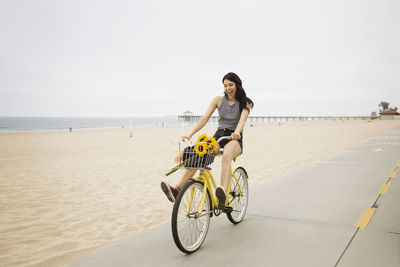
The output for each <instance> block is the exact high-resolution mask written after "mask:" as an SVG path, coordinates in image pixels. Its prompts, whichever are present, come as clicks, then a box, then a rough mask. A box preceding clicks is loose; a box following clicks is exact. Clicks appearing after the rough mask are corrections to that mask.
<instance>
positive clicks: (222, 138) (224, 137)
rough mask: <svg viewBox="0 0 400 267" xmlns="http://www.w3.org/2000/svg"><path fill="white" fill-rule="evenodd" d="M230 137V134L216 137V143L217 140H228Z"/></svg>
mask: <svg viewBox="0 0 400 267" xmlns="http://www.w3.org/2000/svg"><path fill="white" fill-rule="evenodd" d="M230 139H232V138H231V137H230V136H221V137H220V138H218V140H217V143H218V144H219V142H221V141H222V140H230Z"/></svg>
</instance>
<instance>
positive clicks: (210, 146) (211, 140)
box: [206, 137, 217, 154]
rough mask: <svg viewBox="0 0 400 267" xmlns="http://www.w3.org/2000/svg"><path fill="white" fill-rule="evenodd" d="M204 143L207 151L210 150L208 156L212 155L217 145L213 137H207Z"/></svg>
mask: <svg viewBox="0 0 400 267" xmlns="http://www.w3.org/2000/svg"><path fill="white" fill-rule="evenodd" d="M206 143H207V144H208V149H209V150H210V154H212V153H214V151H215V147H216V145H217V141H216V140H215V138H214V137H208V138H207V141H206Z"/></svg>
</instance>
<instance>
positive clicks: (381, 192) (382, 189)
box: [379, 182, 392, 195]
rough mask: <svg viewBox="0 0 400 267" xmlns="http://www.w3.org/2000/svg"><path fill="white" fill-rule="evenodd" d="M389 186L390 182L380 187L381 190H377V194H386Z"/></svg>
mask: <svg viewBox="0 0 400 267" xmlns="http://www.w3.org/2000/svg"><path fill="white" fill-rule="evenodd" d="M391 184H392V183H391V182H388V183H387V184H384V185H382V187H381V190H379V194H382V195H383V194H386V192H387V191H388V189H389V186H390V185H391Z"/></svg>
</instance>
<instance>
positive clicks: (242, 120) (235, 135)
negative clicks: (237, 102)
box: [231, 103, 251, 140]
mask: <svg viewBox="0 0 400 267" xmlns="http://www.w3.org/2000/svg"><path fill="white" fill-rule="evenodd" d="M250 108H251V105H250V104H249V103H247V109H245V108H244V109H243V110H242V114H240V119H239V123H238V125H237V126H236V129H235V131H234V132H233V133H232V135H231V137H232V139H233V140H238V139H240V133H241V132H242V131H243V128H244V125H245V124H246V120H247V117H248V116H249V114H250Z"/></svg>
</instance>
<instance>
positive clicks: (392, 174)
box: [389, 171, 397, 178]
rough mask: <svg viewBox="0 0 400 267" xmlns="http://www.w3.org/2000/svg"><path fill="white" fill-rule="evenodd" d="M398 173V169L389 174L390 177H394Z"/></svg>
mask: <svg viewBox="0 0 400 267" xmlns="http://www.w3.org/2000/svg"><path fill="white" fill-rule="evenodd" d="M396 174H397V171H392V172H391V173H390V174H389V178H394V177H395V176H396Z"/></svg>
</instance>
